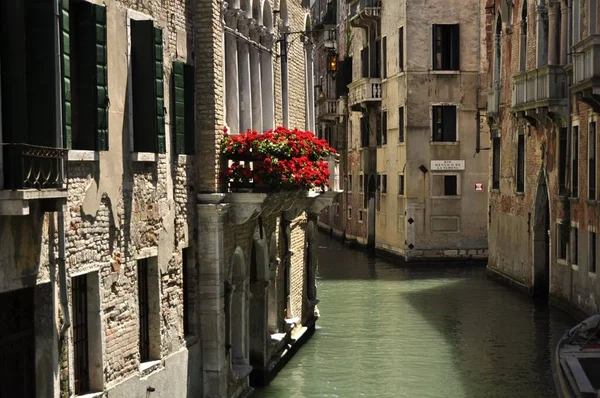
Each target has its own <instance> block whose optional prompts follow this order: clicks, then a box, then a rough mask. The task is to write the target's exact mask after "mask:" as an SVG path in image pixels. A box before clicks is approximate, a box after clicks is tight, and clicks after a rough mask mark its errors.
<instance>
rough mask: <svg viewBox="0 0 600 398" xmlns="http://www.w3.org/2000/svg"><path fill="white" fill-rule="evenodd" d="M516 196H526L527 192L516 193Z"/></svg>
mask: <svg viewBox="0 0 600 398" xmlns="http://www.w3.org/2000/svg"><path fill="white" fill-rule="evenodd" d="M515 196H525V192H515Z"/></svg>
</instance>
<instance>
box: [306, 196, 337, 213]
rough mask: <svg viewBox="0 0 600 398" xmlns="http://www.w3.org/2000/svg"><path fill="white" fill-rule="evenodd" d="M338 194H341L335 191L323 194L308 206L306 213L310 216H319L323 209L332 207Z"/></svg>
mask: <svg viewBox="0 0 600 398" xmlns="http://www.w3.org/2000/svg"><path fill="white" fill-rule="evenodd" d="M340 193H341V192H336V191H327V192H323V193H322V194H320V195H319V196H317V197H316V198H315V199H314V200H313V201H312V203H311V204H310V206H309V207H308V208H307V211H308V212H309V213H312V214H317V215H318V214H320V213H321V212H322V211H323V209H325V208H326V207H329V206H331V205H333V201H334V200H335V198H337V197H338V195H339V194H340Z"/></svg>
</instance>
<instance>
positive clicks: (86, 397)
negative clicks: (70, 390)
mask: <svg viewBox="0 0 600 398" xmlns="http://www.w3.org/2000/svg"><path fill="white" fill-rule="evenodd" d="M103 394H104V392H103V391H93V392H86V393H83V394H79V395H78V394H75V396H76V397H77V398H96V397H101V396H102V395H103Z"/></svg>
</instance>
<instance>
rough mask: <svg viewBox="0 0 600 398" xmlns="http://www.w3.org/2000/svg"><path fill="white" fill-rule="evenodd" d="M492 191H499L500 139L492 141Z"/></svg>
mask: <svg viewBox="0 0 600 398" xmlns="http://www.w3.org/2000/svg"><path fill="white" fill-rule="evenodd" d="M492 158H493V159H492V162H493V163H492V189H500V137H494V138H493V139H492Z"/></svg>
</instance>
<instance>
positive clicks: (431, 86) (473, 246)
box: [317, 0, 489, 260]
mask: <svg viewBox="0 0 600 398" xmlns="http://www.w3.org/2000/svg"><path fill="white" fill-rule="evenodd" d="M338 8H339V9H340V10H339V12H338V25H337V26H338V32H337V38H338V44H337V48H338V54H339V60H338V73H337V76H336V79H338V77H339V80H341V81H344V82H345V80H346V79H345V75H346V73H348V74H349V75H350V76H351V78H350V79H349V80H350V81H349V82H348V84H347V89H348V92H347V94H346V93H344V92H343V91H342V90H341V89H339V90H338V91H337V93H336V96H337V97H336V99H338V98H340V96H342V97H343V98H344V99H343V101H345V102H342V104H344V103H345V112H343V114H344V116H340V117H338V121H337V122H336V123H337V128H341V129H344V130H345V131H346V134H347V138H346V140H345V141H346V143H345V147H344V151H343V153H344V156H345V158H346V159H344V160H342V161H341V162H342V164H343V165H344V167H345V168H344V170H343V175H344V179H345V184H346V185H345V187H344V188H345V193H344V194H343V195H342V196H343V198H342V199H340V200H341V202H337V203H336V205H335V206H334V207H332V208H331V209H329V211H328V212H326V213H327V214H324V215H323V216H322V221H323V223H324V224H325V225H326V228H329V227H331V228H332V232H335V233H337V234H341V235H343V236H344V237H345V238H346V239H349V240H352V241H356V242H358V243H359V244H362V245H366V246H368V247H371V248H375V249H377V250H380V251H383V252H387V253H390V254H394V255H397V256H401V257H404V258H405V259H407V260H411V259H419V258H421V259H423V258H449V257H450V258H485V257H486V256H487V221H486V219H487V201H488V196H487V195H488V194H487V175H488V152H487V149H489V148H488V147H489V145H488V144H489V142H488V135H487V128H486V126H485V124H484V123H482V121H484V120H485V119H484V118H483V114H482V111H484V110H485V97H484V94H485V90H484V89H483V87H485V81H484V80H485V74H484V73H483V71H484V69H485V67H486V62H484V60H485V57H486V53H485V51H484V50H485V48H484V45H483V44H482V43H483V41H482V40H481V39H482V35H481V33H480V32H481V27H482V26H483V23H484V12H483V9H482V5H481V4H480V2H478V1H475V0H473V1H470V2H469V3H465V2H464V1H460V2H458V1H457V2H447V1H445V2H438V3H433V4H428V5H427V6H424V5H422V4H420V3H415V4H412V3H409V2H404V1H400V2H386V1H375V0H357V1H348V2H343V1H338ZM346 62H347V63H348V65H345V63H346ZM317 74H319V73H317ZM340 113H342V112H340ZM323 115H324V114H323V112H318V116H317V118H318V119H319V118H322V117H323ZM340 121H341V123H340ZM340 204H341V206H340Z"/></svg>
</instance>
